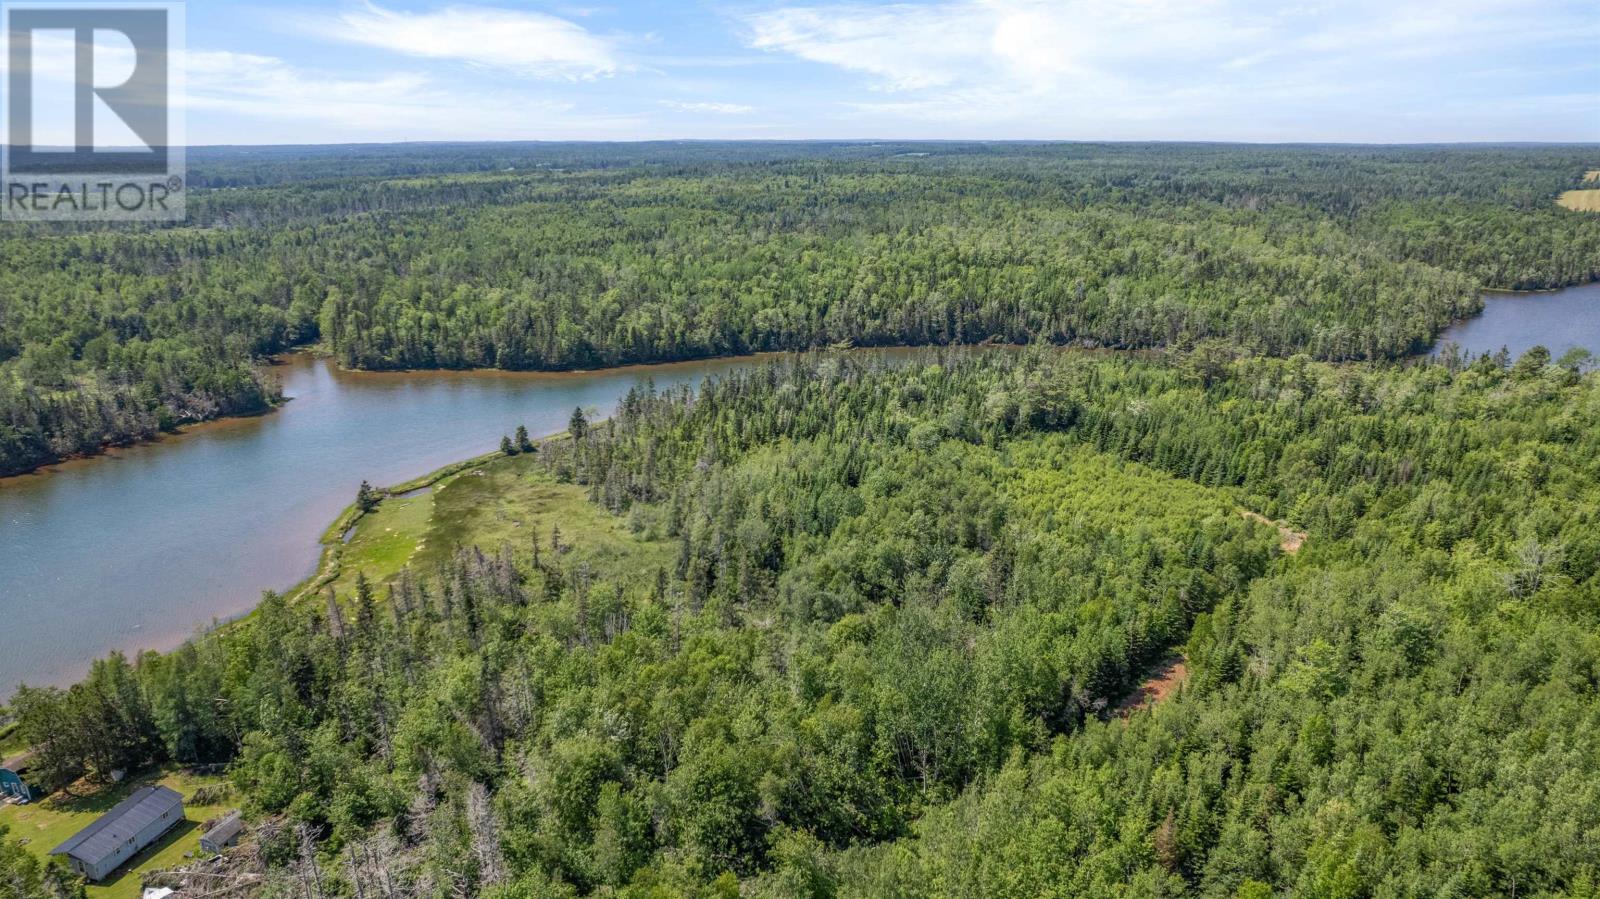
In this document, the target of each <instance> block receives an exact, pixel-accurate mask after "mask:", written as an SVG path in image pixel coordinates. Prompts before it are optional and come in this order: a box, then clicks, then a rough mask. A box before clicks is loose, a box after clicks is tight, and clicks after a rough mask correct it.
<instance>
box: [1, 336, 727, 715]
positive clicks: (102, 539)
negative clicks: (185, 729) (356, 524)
mask: <svg viewBox="0 0 1600 899" xmlns="http://www.w3.org/2000/svg"><path fill="white" fill-rule="evenodd" d="M752 364H755V360H752V359H749V358H746V359H720V360H706V361H698V362H685V363H673V364H668V365H652V366H636V367H629V368H619V369H609V370H606V371H602V372H573V373H559V374H552V373H508V372H492V371H485V372H345V371H341V370H339V369H338V367H337V366H335V365H333V364H332V363H330V362H328V361H327V360H324V359H317V358H313V357H311V356H307V355H294V356H290V357H288V358H287V359H286V360H285V361H284V363H283V364H281V365H278V366H275V367H274V370H275V371H276V372H277V373H278V374H279V376H280V377H281V379H282V382H283V391H284V394H285V395H286V396H288V397H290V401H289V402H288V403H286V404H285V405H284V406H282V407H281V408H280V409H278V410H276V411H274V412H272V413H270V414H267V415H263V416H259V417H254V418H240V419H228V420H224V421H217V422H210V423H207V424H204V425H200V426H197V427H194V428H190V429H186V430H185V432H184V433H182V434H180V435H177V436H173V437H168V438H165V439H162V440H159V441H156V442H154V443H149V444H144V445H140V446H135V447H131V448H128V449H120V450H115V451H113V452H110V453H107V454H106V455H103V456H99V457H96V458H92V459H83V460H77V461H72V462H67V463H65V464H61V465H55V466H52V467H51V468H49V469H48V470H45V471H42V472H39V473H36V474H31V475H24V476H21V477H15V478H7V479H3V480H0V623H3V624H0V702H4V701H5V700H6V699H8V698H10V695H11V691H12V690H13V689H14V688H15V687H16V685H17V684H18V683H22V682H27V683H30V684H34V685H41V684H61V683H67V682H70V681H72V680H75V679H76V678H77V677H79V676H81V675H82V674H83V673H84V672H86V671H87V670H88V666H89V661H90V660H91V659H93V658H96V657H99V656H103V655H105V654H106V653H107V652H109V651H111V650H113V649H120V650H123V651H125V652H129V653H133V652H136V651H139V650H142V649H158V650H162V649H170V648H172V647H174V646H176V645H177V644H179V643H181V642H182V641H183V640H184V639H185V638H186V637H188V636H190V635H191V634H193V633H194V632H195V631H196V630H198V629H201V628H204V627H207V626H210V625H211V624H212V623H213V622H214V621H216V620H219V619H227V618H231V617H235V616H237V615H239V614H241V613H243V612H246V611H248V610H249V609H250V608H251V607H252V606H254V605H255V603H256V602H258V601H259V600H260V598H261V592H262V591H263V590H282V589H286V588H288V587H290V586H292V585H294V584H295V583H297V582H299V581H301V580H303V579H304V578H306V577H307V576H309V575H310V574H311V573H312V572H313V570H314V569H315V568H316V565H317V561H318V558H319V553H320V546H319V544H318V542H317V538H318V537H319V536H320V535H321V534H322V531H323V529H325V528H326V527H327V526H328V523H329V522H330V521H332V520H333V518H334V516H336V515H337V514H338V513H339V511H340V510H341V509H343V508H344V507H345V506H346V505H348V504H349V503H350V502H351V501H352V500H353V499H354V497H355V492H356V487H357V486H358V485H359V484H360V483H361V481H362V480H363V479H365V480H368V481H371V482H372V483H373V484H378V485H382V484H394V483H399V482H401V481H404V480H406V479H408V478H412V477H415V476H417V475H420V474H425V473H427V472H429V471H432V470H433V469H435V468H439V467H441V466H444V465H446V464H449V463H451V462H454V461H458V460H460V459H463V458H467V457H469V456H474V455H478V454H480V453H485V452H488V451H490V450H493V449H495V448H496V447H497V446H499V443H500V437H501V435H503V434H509V433H511V432H512V431H513V430H515V428H516V426H517V425H519V424H522V425H526V426H527V427H528V430H529V431H530V432H531V433H533V434H548V433H554V432H557V431H560V430H562V429H564V428H565V427H566V424H567V419H568V418H569V417H570V416H571V414H572V409H573V407H575V406H582V407H584V408H594V409H596V410H598V412H599V414H601V415H608V414H610V412H611V410H612V409H613V408H614V405H615V403H616V402H617V400H619V399H620V398H621V397H622V396H623V395H625V394H626V393H627V391H628V389H629V387H631V386H633V385H634V384H637V383H641V382H642V381H643V380H644V379H646V378H651V379H653V380H654V381H655V383H656V384H657V386H659V387H663V388H664V387H670V386H674V385H678V384H690V385H697V384H699V383H700V381H701V380H702V379H703V378H705V377H707V376H710V375H717V374H721V373H726V372H728V371H731V370H733V369H737V368H741V367H747V366H750V365H752Z"/></svg>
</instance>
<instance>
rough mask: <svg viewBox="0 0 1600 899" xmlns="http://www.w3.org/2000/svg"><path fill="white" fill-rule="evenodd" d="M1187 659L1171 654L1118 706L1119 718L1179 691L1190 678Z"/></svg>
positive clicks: (1154, 703)
mask: <svg viewBox="0 0 1600 899" xmlns="http://www.w3.org/2000/svg"><path fill="white" fill-rule="evenodd" d="M1186 661H1187V660H1186V659H1185V658H1184V657H1183V656H1181V655H1176V656H1171V657H1170V658H1168V659H1167V660H1166V661H1164V662H1162V663H1161V667H1160V668H1157V669H1156V671H1155V673H1154V674H1152V675H1151V676H1150V678H1149V679H1147V680H1146V681H1145V682H1144V683H1142V684H1140V685H1139V689H1137V690H1135V691H1134V692H1133V693H1131V694H1129V696H1128V698H1127V699H1124V700H1122V703H1121V704H1120V705H1118V706H1117V708H1116V714H1117V717H1119V718H1127V717H1128V716H1130V715H1132V714H1133V713H1134V712H1137V711H1140V710H1142V709H1148V708H1150V707H1151V706H1154V705H1156V704H1157V703H1159V702H1163V701H1165V700H1166V698H1167V697H1169V696H1171V695H1172V694H1173V693H1176V692H1177V691H1178V688H1179V687H1181V686H1183V685H1184V683H1185V682H1187V681H1188V680H1189V666H1188V665H1186V664H1184V663H1185V662H1186Z"/></svg>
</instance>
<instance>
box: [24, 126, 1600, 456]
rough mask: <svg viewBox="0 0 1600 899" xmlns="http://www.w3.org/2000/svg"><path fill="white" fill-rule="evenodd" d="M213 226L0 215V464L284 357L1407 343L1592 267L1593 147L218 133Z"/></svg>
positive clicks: (213, 393)
mask: <svg viewBox="0 0 1600 899" xmlns="http://www.w3.org/2000/svg"><path fill="white" fill-rule="evenodd" d="M192 162H193V177H192V183H193V184H194V185H195V186H196V190H195V191H194V194H193V196H192V197H191V199H190V200H189V209H190V213H191V221H190V222H188V223H186V224H185V225H183V226H174V227H165V228H145V229H135V230H122V231H95V230H83V229H72V228H67V227H65V226H57V227H54V228H46V227H44V226H16V225H7V226H4V227H3V228H0V259H4V265H0V475H3V474H7V473H15V472H20V471H26V470H29V469H32V468H35V467H37V466H39V465H41V464H45V463H47V462H50V461H52V460H56V459H60V458H63V457H66V456H70V455H74V454H82V453H91V452H95V451H97V450H98V449H99V448H101V447H102V446H105V445H108V444H119V443H126V442H130V441H135V440H140V439H146V438H149V437H151V436H154V435H156V434H158V433H160V432H162V431H164V430H170V429H172V428H174V427H177V426H179V425H181V424H183V423H185V422H190V421H197V420H204V419H207V418H212V417H215V416H219V415H230V414H241V413H251V412H259V411H264V410H266V409H268V408H270V407H271V405H272V404H273V403H275V402H276V401H277V399H278V396H277V391H276V388H275V386H274V385H273V384H272V383H271V381H270V378H268V377H266V376H264V375H262V374H261V373H259V372H258V371H257V370H256V367H255V364H256V363H258V362H259V361H260V360H261V359H262V357H264V356H266V355H268V354H272V353H276V352H280V351H282V350H285V349H288V348H291V347H296V346H304V345H313V344H315V345H319V346H320V347H321V348H323V349H325V350H326V351H327V352H329V353H331V354H333V355H334V356H335V357H336V358H337V359H338V361H339V362H340V363H341V364H343V365H345V366H348V367H357V368H372V369H377V368H434V367H446V368H466V367H498V368H504V369H563V368H577V367H595V366H602V365H611V364H617V363H625V362H646V361H661V360H669V359H683V358H690V357H698V356H708V355H715V354H725V353H742V352H750V351H756V350H805V349H814V348H819V347H825V346H831V345H838V344H854V345H923V344H934V345H952V344H978V343H986V342H1000V343H1017V344H1023V343H1051V344H1062V345H1085V346H1100V347H1116V348H1150V347H1174V348H1180V349H1187V348H1190V347H1192V346H1194V345H1196V344H1198V343H1200V342H1203V341H1205V340H1208V339H1223V340H1226V341H1228V342H1229V343H1230V344H1231V345H1233V346H1235V347H1238V348H1241V349H1245V350H1248V351H1251V352H1253V353H1257V354H1264V355H1275V356H1284V357H1287V356H1290V355H1294V354H1298V353H1304V354H1307V355H1309V356H1311V357H1313V358H1315V359H1321V360H1359V359H1394V358H1399V357H1404V356H1407V355H1410V354H1414V353H1417V352H1419V351H1421V350H1423V349H1425V348H1426V347H1427V346H1428V345H1429V344H1430V342H1431V341H1432V340H1433V338H1434V337H1435V335H1436V334H1437V333H1438V332H1439V330H1440V329H1441V328H1442V327H1443V326H1445V325H1446V324H1448V323H1449V322H1450V321H1451V320H1453V319H1455V318H1458V317H1461V316H1464V315H1468V314H1471V313H1473V312H1475V311H1476V310H1478V309H1479V308H1480V307H1481V300H1480V298H1479V292H1480V290H1482V289H1483V288H1485V287H1499V288H1542V287H1552V286H1559V285H1570V284H1576V283H1582V282H1587V281H1590V280H1593V279H1594V278H1595V277H1597V276H1600V219H1597V218H1595V217H1594V216H1586V215H1584V214H1581V213H1575V212H1571V211H1568V210H1565V209H1561V208H1559V207H1557V206H1555V205H1554V203H1553V202H1552V198H1553V197H1554V196H1555V195H1556V194H1558V193H1559V192H1561V191H1563V190H1565V189H1568V188H1570V187H1574V186H1576V184H1577V183H1578V179H1579V178H1580V177H1581V174H1582V172H1583V171H1584V169H1585V166H1586V165H1589V164H1590V163H1591V162H1592V160H1590V159H1589V155H1587V153H1586V151H1584V150H1583V149H1582V148H1562V147H1550V148H1530V147H1518V148H1495V147H1483V148H1359V147H1356V148H1352V147H1315V146H1307V147H1230V146H1225V145H1182V144H1161V145H1134V144H1127V145H1094V144H1026V143H1015V144H1012V143H998V144H965V143H938V144H871V143H814V144H813V143H794V144H786V143H772V144H722V143H707V144H695V143H688V144H674V143H665V144H638V145H588V144H571V145H565V144H527V145H519V144H505V145H444V146H440V147H426V148H424V147H408V146H398V147H376V148H373V147H323V148H213V149H208V150H197V151H196V152H195V153H194V154H193V156H192Z"/></svg>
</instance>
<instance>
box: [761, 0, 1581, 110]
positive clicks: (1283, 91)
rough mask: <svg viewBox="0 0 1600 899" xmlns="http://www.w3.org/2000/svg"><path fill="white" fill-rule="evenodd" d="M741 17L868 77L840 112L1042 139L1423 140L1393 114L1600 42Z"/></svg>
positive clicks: (1544, 13) (1045, 16) (1039, 8)
mask: <svg viewBox="0 0 1600 899" xmlns="http://www.w3.org/2000/svg"><path fill="white" fill-rule="evenodd" d="M742 22H743V25H744V26H745V28H746V41H747V44H748V45H749V46H750V47H752V48H755V49H759V50H765V51H768V52H769V53H773V54H782V55H787V56H790V57H794V58H798V59H802V60H807V61H811V62H817V63H824V64H827V65H830V66H834V67H837V68H839V69H841V70H844V71H847V72H855V73H859V74H861V75H863V76H865V84H864V86H865V87H866V88H868V89H869V90H870V91H872V92H874V93H876V94H878V95H879V96H878V97H876V98H874V97H872V96H871V95H870V94H869V95H867V96H860V95H858V96H853V97H852V96H849V95H848V94H846V95H845V97H844V98H843V101H842V102H843V104H844V105H845V106H846V107H847V108H849V109H852V110H854V111H855V112H856V113H857V114H858V115H859V116H860V117H861V118H863V119H867V120H871V119H872V118H874V117H877V118H880V119H881V117H883V116H885V115H892V116H897V117H901V118H903V119H908V120H921V121H926V122H955V123H959V122H968V123H974V124H976V125H994V124H997V123H1007V122H1009V123H1011V124H1013V125H1016V126H1021V127H1023V128H1027V127H1028V126H1030V125H1031V126H1032V127H1031V131H1030V132H1029V133H1030V134H1031V135H1032V136H1061V135H1063V134H1065V135H1066V136H1086V135H1089V134H1099V135H1100V136H1128V137H1182V136H1230V137H1242V138H1249V139H1276V138H1280V137H1294V136H1299V137H1300V138H1302V139H1318V138H1321V137H1329V136H1334V135H1332V134H1330V133H1329V132H1327V131H1323V130H1320V129H1321V127H1322V125H1321V122H1322V121H1323V119H1320V118H1318V116H1317V115H1316V113H1317V112H1318V111H1319V110H1320V111H1326V112H1328V113H1330V114H1331V115H1332V116H1333V117H1334V118H1337V119H1338V120H1339V121H1340V123H1341V124H1344V125H1347V126H1348V125H1349V124H1350V120H1351V118H1352V117H1354V119H1355V121H1356V122H1357V123H1358V127H1347V129H1346V131H1345V134H1346V137H1345V139H1386V138H1385V135H1387V134H1391V133H1393V134H1396V137H1397V139H1414V135H1413V136H1409V137H1408V136H1401V135H1399V134H1398V132H1395V131H1393V125H1394V122H1395V121H1397V120H1398V117H1400V116H1403V115H1404V114H1406V113H1409V112H1418V113H1424V114H1428V113H1431V107H1433V106H1434V105H1436V104H1437V103H1439V102H1442V101H1443V100H1444V99H1445V98H1448V97H1451V96H1453V95H1469V94H1470V92H1471V91H1472V86H1471V85H1472V83H1473V82H1472V79H1473V78H1475V77H1483V76H1481V75H1480V74H1479V70H1487V69H1489V68H1491V67H1493V66H1496V65H1502V64H1504V61H1505V60H1507V59H1508V58H1513V57H1515V56H1516V55H1517V54H1532V55H1539V54H1544V53H1548V52H1551V51H1553V50H1557V49H1565V50H1566V51H1567V52H1568V53H1575V52H1582V51H1581V48H1583V47H1593V46H1594V45H1595V42H1596V41H1597V40H1600V17H1597V16H1595V15H1593V9H1592V6H1591V2H1590V0H1533V2H1528V0H1341V2H1338V3H1316V2H1312V3H1306V4H1283V3H1280V2H1278V0H944V2H933V3H927V4H915V5H913V4H898V5H890V6H873V5H866V4H862V3H857V2H845V3H836V4H825V5H816V6H808V7H788V8H782V9H776V10H769V11H764V12H758V13H754V14H750V15H747V16H745V17H744V18H743V19H742ZM1498 87H1499V88H1500V89H1501V90H1515V88H1506V87H1505V86H1503V85H1500V86H1498ZM1546 92H1547V89H1538V90H1534V91H1531V92H1530V95H1529V97H1528V99H1529V101H1530V107H1531V106H1532V105H1533V104H1534V103H1535V102H1536V101H1537V99H1538V97H1539V96H1542V95H1543V94H1544V93H1546ZM1561 92H1563V93H1568V94H1571V93H1580V94H1581V93H1587V94H1590V95H1592V94H1593V91H1592V90H1589V89H1588V87H1587V86H1586V85H1578V84H1572V85H1568V86H1565V87H1564V90H1563V91H1561ZM886 93H887V94H891V95H893V96H882V95H883V94H886ZM1386 115H1387V116H1388V119H1385V118H1384V116H1386ZM1331 120H1332V119H1329V121H1331ZM1224 123H1225V128H1219V127H1218V125H1222V124H1224ZM1308 123H1311V124H1312V125H1313V126H1314V127H1315V129H1316V130H1312V129H1311V128H1308V127H1307V125H1308ZM1479 124H1481V122H1480V123H1479ZM1367 125H1371V127H1370V128H1369V127H1365V126H1367ZM1208 126H1209V127H1208ZM1386 128H1387V129H1390V130H1389V131H1384V130H1382V129H1386ZM1013 133H1014V132H1013ZM1478 136H1480V137H1483V136H1490V137H1500V136H1503V135H1483V134H1480V135H1478Z"/></svg>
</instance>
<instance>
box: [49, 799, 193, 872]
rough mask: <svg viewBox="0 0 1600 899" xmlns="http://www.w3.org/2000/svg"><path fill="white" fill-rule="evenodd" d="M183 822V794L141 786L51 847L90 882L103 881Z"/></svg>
mask: <svg viewBox="0 0 1600 899" xmlns="http://www.w3.org/2000/svg"><path fill="white" fill-rule="evenodd" d="M181 821H183V796H181V795H179V793H178V792H177V791H176V790H172V789H169V788H167V787H140V788H139V789H137V790H134V791H133V792H132V793H131V794H129V796H128V798H127V799H124V800H122V801H121V802H119V803H117V804H116V806H115V807H114V808H112V809H111V811H109V812H106V813H105V814H104V815H101V816H100V818H99V819H98V820H96V821H95V822H94V823H93V824H90V825H89V826H88V827H85V828H84V829H82V830H80V831H78V832H77V833H75V834H73V835H72V837H71V838H69V839H68V840H67V841H66V842H65V843H62V844H61V845H60V846H57V847H56V848H54V849H52V850H50V854H51V855H64V856H66V857H67V867H69V868H71V869H72V870H73V871H74V872H75V873H78V874H82V875H83V876H84V877H86V878H88V879H89V880H90V881H91V882H94V881H101V880H105V879H106V877H108V876H110V874H111V872H113V871H115V870H117V868H118V867H119V866H121V865H122V863H123V862H126V861H127V860H128V859H130V858H133V857H134V856H135V855H138V854H139V851H140V850H142V849H144V848H145V847H146V846H149V845H150V844H151V843H154V842H155V841H156V840H159V839H161V837H162V835H164V834H165V833H166V832H167V831H169V830H171V829H172V828H174V827H176V826H178V824H179V822H181Z"/></svg>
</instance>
